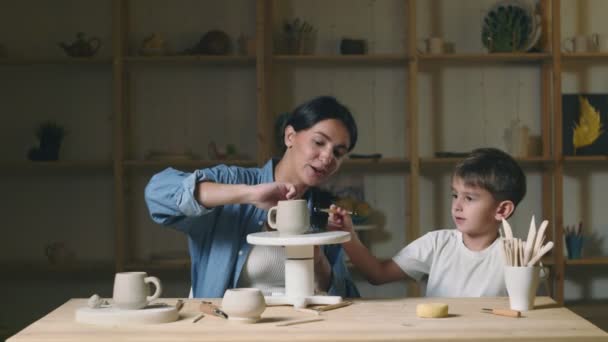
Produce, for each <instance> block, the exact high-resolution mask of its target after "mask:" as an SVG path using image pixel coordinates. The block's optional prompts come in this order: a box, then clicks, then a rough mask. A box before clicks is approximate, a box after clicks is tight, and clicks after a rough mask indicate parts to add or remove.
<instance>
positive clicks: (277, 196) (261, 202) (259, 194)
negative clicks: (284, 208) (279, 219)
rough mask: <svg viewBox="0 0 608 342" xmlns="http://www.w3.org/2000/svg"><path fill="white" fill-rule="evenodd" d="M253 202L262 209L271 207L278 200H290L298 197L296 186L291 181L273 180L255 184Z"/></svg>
mask: <svg viewBox="0 0 608 342" xmlns="http://www.w3.org/2000/svg"><path fill="white" fill-rule="evenodd" d="M253 189H254V191H253V198H252V199H251V203H252V204H253V205H255V206H256V207H258V208H260V209H265V210H267V209H270V208H271V207H273V206H275V205H277V203H278V201H283V200H289V199H293V198H294V197H296V194H297V192H296V187H295V186H294V185H293V184H291V183H284V182H273V183H263V184H258V185H254V186H253Z"/></svg>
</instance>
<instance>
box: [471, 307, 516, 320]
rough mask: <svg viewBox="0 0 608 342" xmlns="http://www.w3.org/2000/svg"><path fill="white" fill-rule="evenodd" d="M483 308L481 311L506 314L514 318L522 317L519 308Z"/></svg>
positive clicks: (500, 314)
mask: <svg viewBox="0 0 608 342" xmlns="http://www.w3.org/2000/svg"><path fill="white" fill-rule="evenodd" d="M481 310H482V311H481V312H485V313H491V314H494V315H498V316H506V317H513V318H519V317H521V312H520V311H517V310H511V309H486V308H483V309H481Z"/></svg>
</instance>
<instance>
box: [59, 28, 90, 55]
mask: <svg viewBox="0 0 608 342" xmlns="http://www.w3.org/2000/svg"><path fill="white" fill-rule="evenodd" d="M58 45H59V47H61V48H63V50H65V53H66V54H67V55H68V56H70V57H91V56H93V55H95V53H96V52H97V50H99V48H100V47H101V40H100V39H99V38H97V37H92V38H89V39H85V35H84V33H82V32H78V33H77V34H76V40H75V41H74V42H73V43H72V44H69V45H68V44H66V43H58Z"/></svg>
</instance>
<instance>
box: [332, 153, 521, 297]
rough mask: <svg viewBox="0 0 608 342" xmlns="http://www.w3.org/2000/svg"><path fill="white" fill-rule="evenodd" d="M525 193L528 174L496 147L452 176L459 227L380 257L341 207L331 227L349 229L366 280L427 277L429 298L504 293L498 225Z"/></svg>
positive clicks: (352, 253) (349, 245)
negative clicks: (391, 256) (355, 230)
mask: <svg viewBox="0 0 608 342" xmlns="http://www.w3.org/2000/svg"><path fill="white" fill-rule="evenodd" d="M525 194H526V177H525V175H524V173H523V171H522V169H521V167H520V166H519V165H518V164H517V162H516V161H515V160H514V159H513V158H512V157H511V156H509V155H508V154H507V153H505V152H502V151H500V150H498V149H495V148H481V149H477V150H474V151H473V152H472V153H471V154H470V155H469V156H467V157H466V158H465V159H464V160H463V161H462V162H460V163H459V164H458V165H456V168H455V170H454V173H453V174H452V210H451V214H452V219H453V221H454V223H455V224H456V229H446V230H436V231H432V232H429V233H427V234H425V235H424V236H422V237H420V238H419V239H417V240H415V241H413V242H412V243H410V244H409V245H407V246H406V247H404V248H403V249H402V250H401V251H400V252H399V253H397V255H395V256H394V257H393V258H392V259H391V260H386V261H380V260H378V259H377V258H376V257H375V256H373V255H372V254H371V253H370V252H369V250H368V249H367V248H366V247H365V246H364V245H363V244H362V243H361V241H360V240H359V239H358V237H357V234H355V233H354V232H353V228H352V221H351V219H350V217H349V216H348V215H347V213H346V211H345V210H344V209H342V208H337V207H334V209H336V211H337V212H336V213H334V214H332V215H331V216H330V222H329V225H328V226H329V228H330V229H333V230H344V231H349V232H351V236H352V239H351V240H350V241H349V242H345V243H344V244H343V246H344V249H345V251H346V253H347V254H348V256H349V258H350V260H351V262H352V263H353V264H354V265H355V267H357V268H358V269H359V270H360V271H361V272H362V273H363V275H364V276H365V277H366V278H367V280H368V281H369V282H370V283H372V284H374V285H380V284H384V283H388V282H392V281H397V280H404V279H415V280H416V281H423V280H426V282H427V287H426V296H427V297H481V296H506V295H507V291H506V288H505V282H504V276H503V272H504V259H503V256H502V251H501V245H500V239H499V233H498V229H499V227H500V224H501V220H502V218H504V219H507V218H508V217H509V216H511V214H513V211H514V210H515V207H516V206H517V204H518V203H519V202H520V201H521V200H522V199H523V197H524V195H525Z"/></svg>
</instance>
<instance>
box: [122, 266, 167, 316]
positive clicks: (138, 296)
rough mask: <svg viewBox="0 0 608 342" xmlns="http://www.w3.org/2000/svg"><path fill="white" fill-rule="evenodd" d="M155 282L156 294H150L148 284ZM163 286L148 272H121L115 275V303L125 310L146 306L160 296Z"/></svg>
mask: <svg viewBox="0 0 608 342" xmlns="http://www.w3.org/2000/svg"><path fill="white" fill-rule="evenodd" d="M150 283H152V284H154V286H155V287H156V290H155V291H154V294H153V295H151V296H148V293H149V290H148V284H150ZM161 293H162V286H161V284H160V280H159V279H158V278H156V277H148V274H147V273H146V272H120V273H116V276H115V277H114V293H113V300H114V305H116V306H117V307H118V308H120V309H124V310H137V309H141V308H144V307H145V306H146V305H148V304H149V303H150V302H151V301H153V300H155V299H157V298H159V297H160V295H161Z"/></svg>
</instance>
